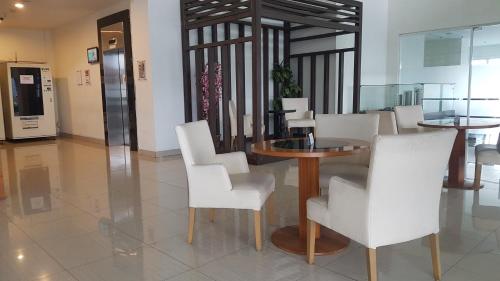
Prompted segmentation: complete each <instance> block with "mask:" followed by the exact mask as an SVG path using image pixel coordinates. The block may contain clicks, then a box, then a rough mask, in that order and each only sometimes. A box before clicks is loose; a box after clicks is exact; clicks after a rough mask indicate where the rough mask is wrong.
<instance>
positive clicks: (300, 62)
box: [297, 57, 304, 97]
mask: <svg viewBox="0 0 500 281" xmlns="http://www.w3.org/2000/svg"><path fill="white" fill-rule="evenodd" d="M297 85H298V86H299V87H300V89H301V90H302V91H301V92H300V96H301V97H302V96H303V95H304V91H303V90H304V58H303V57H298V58H297Z"/></svg>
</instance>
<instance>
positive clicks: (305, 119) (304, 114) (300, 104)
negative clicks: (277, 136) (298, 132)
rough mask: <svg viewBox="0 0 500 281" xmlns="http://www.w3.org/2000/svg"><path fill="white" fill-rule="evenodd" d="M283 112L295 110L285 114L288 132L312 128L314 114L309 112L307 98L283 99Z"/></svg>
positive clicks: (314, 124)
mask: <svg viewBox="0 0 500 281" xmlns="http://www.w3.org/2000/svg"><path fill="white" fill-rule="evenodd" d="M281 101H282V104H283V110H295V112H291V113H286V114H285V120H286V127H287V128H288V132H290V131H291V129H293V128H313V130H314V128H315V127H316V122H315V121H314V112H313V111H312V110H309V100H308V98H283V99H282V100H281Z"/></svg>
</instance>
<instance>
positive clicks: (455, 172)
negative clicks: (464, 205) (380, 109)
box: [418, 118, 500, 189]
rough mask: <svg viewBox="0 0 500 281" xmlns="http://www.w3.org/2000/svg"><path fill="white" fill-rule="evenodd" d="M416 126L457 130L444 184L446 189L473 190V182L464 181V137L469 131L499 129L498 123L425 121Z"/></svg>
mask: <svg viewBox="0 0 500 281" xmlns="http://www.w3.org/2000/svg"><path fill="white" fill-rule="evenodd" d="M418 125H419V126H421V127H426V128H436V129H447V128H448V129H451V128H455V129H457V130H458V134H457V137H456V139H455V144H454V145H453V150H452V151H451V155H450V161H449V162H448V177H447V179H446V180H445V182H444V186H445V187H447V188H457V189H475V188H474V185H473V182H471V181H467V180H465V164H466V163H465V157H466V153H467V151H466V137H467V130H469V129H488V128H495V127H500V122H499V121H490V120H488V121H486V120H484V119H482V120H481V119H474V118H472V119H471V118H461V119H460V123H458V124H455V123H454V119H439V120H426V121H422V122H418Z"/></svg>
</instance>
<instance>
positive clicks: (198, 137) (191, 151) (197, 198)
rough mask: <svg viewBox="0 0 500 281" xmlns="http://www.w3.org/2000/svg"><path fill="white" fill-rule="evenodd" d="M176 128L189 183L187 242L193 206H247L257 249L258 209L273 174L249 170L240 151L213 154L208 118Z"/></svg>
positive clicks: (272, 183) (268, 191) (269, 190)
mask: <svg viewBox="0 0 500 281" xmlns="http://www.w3.org/2000/svg"><path fill="white" fill-rule="evenodd" d="M176 132H177V138H178V140H179V144H180V147H181V152H182V156H183V158H184V164H185V165H186V170H187V177H188V185H189V234H188V242H189V243H190V244H191V243H192V241H193V231H194V221H195V210H196V208H210V209H211V210H213V209H215V208H220V209H223V208H228V209H248V210H253V211H254V221H255V243H256V248H257V250H260V249H261V247H262V242H261V241H262V240H261V231H260V229H261V225H260V210H261V209H262V206H263V205H264V203H265V202H266V200H267V198H268V197H269V195H270V194H271V193H272V192H273V191H274V187H275V179H274V176H273V175H272V174H267V173H253V172H250V170H249V168H248V163H247V158H246V155H245V153H243V152H233V153H226V154H216V153H215V147H214V144H213V142H212V138H211V136H210V129H209V128H208V123H207V121H198V122H192V123H187V124H184V125H179V126H177V127H176ZM212 215H213V213H211V216H212ZM211 220H213V217H211Z"/></svg>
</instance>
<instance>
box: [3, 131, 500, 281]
mask: <svg viewBox="0 0 500 281" xmlns="http://www.w3.org/2000/svg"><path fill="white" fill-rule="evenodd" d="M0 160H1V161H0V163H1V171H2V179H3V189H2V190H0V195H2V194H3V193H5V195H6V196H7V199H5V200H3V201H0V280H1V281H10V280H47V281H49V280H89V281H90V280H92V281H93V280H104V281H112V280H119V281H123V280H134V281H137V280H175V281H186V280H190V281H194V280H203V281H208V280H220V281H233V280H239V281H243V280H256V281H257V280H259V281H260V280H315V281H322V280H325V281H326V280H329V281H347V280H366V279H367V278H366V269H365V257H364V250H363V248H362V247H360V245H358V244H356V243H351V245H350V246H349V247H348V248H347V249H346V250H345V251H344V252H342V253H340V254H339V255H336V256H326V257H319V258H318V259H317V264H316V265H314V266H311V265H307V264H306V262H305V260H304V258H303V257H300V256H296V255H289V254H286V253H284V252H282V251H281V250H279V249H277V248H275V247H274V246H273V245H272V244H271V243H270V242H269V238H270V234H271V233H272V231H273V230H275V229H277V228H278V227H282V226H285V225H289V224H293V223H296V222H297V200H298V194H297V169H296V162H295V161H293V160H290V161H284V162H279V163H274V164H269V165H265V166H259V167H252V169H255V170H266V171H271V172H273V173H275V175H276V178H277V188H276V192H275V194H274V195H273V196H272V197H271V198H270V201H269V202H268V204H267V205H266V206H265V209H264V216H263V226H264V227H263V231H264V238H265V240H266V241H265V242H264V244H265V247H264V249H263V251H262V252H256V251H255V250H254V247H253V245H254V241H253V240H254V237H253V217H252V214H251V213H250V212H247V211H237V210H217V212H216V221H215V223H210V222H209V221H208V212H205V211H199V213H198V215H197V218H198V221H197V224H196V230H195V231H196V232H195V237H194V243H193V245H188V244H187V243H186V230H187V198H188V194H187V187H186V175H185V170H184V166H183V163H182V160H181V159H180V158H179V157H172V158H169V159H164V160H159V161H153V160H150V159H141V158H138V157H137V156H135V154H130V153H129V152H127V150H124V149H123V148H120V147H117V148H112V149H109V150H107V149H105V148H103V147H102V146H99V145H93V144H87V143H82V142H78V141H74V140H65V139H61V140H58V141H55V142H36V143H24V144H15V145H13V144H6V145H4V146H2V147H1V149H0ZM473 168H474V165H473V164H469V166H468V175H473ZM499 178H500V167H498V166H497V167H484V170H483V179H484V181H483V182H484V183H485V188H484V189H482V190H481V191H479V192H472V191H459V190H447V189H443V192H442V201H441V226H442V232H441V235H442V237H441V249H442V263H443V269H444V271H445V275H444V278H443V280H454V281H461V280H477V281H493V280H499V277H498V276H500V267H499V266H498V265H500V192H499ZM378 254H379V255H378V262H379V267H378V268H379V277H380V280H393V281H402V280H415V281H417V280H429V281H430V280H432V266H431V259H430V250H429V245H428V242H427V241H426V240H425V239H422V240H416V241H411V242H408V243H403V244H398V245H395V246H391V247H383V248H381V249H380V250H379V253H378Z"/></svg>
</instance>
